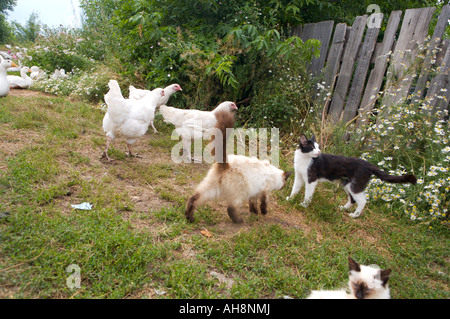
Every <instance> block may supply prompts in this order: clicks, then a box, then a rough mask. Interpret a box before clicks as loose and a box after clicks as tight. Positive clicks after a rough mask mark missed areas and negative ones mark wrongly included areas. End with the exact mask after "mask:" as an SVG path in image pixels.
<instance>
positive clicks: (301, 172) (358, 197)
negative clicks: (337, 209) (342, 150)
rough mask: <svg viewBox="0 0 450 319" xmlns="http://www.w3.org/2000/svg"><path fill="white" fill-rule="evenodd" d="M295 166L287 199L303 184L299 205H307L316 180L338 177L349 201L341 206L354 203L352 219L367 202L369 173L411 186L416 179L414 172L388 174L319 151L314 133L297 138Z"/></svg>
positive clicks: (382, 178) (346, 207)
mask: <svg viewBox="0 0 450 319" xmlns="http://www.w3.org/2000/svg"><path fill="white" fill-rule="evenodd" d="M294 169H295V180H294V186H293V187H292V192H291V195H290V196H289V197H288V198H287V199H288V200H289V199H291V198H292V197H293V196H294V195H295V194H297V193H298V192H299V191H300V189H301V188H302V186H303V185H305V199H304V201H303V203H302V205H303V206H304V207H306V206H308V204H309V203H310V202H311V198H312V196H313V194H314V190H315V188H316V186H317V183H318V182H321V181H331V182H333V181H338V180H341V182H342V185H343V187H344V190H345V192H346V193H347V195H348V202H347V203H346V204H345V205H344V206H341V208H342V209H345V210H348V209H349V208H350V207H351V206H352V205H353V204H354V203H356V205H357V206H356V210H355V212H354V213H352V214H349V215H350V217H353V218H356V217H358V216H359V215H361V212H362V211H363V209H364V206H365V205H366V202H367V201H366V195H365V194H364V190H365V188H366V186H367V184H368V183H369V181H370V178H371V176H372V175H375V176H376V177H378V178H379V179H381V180H382V181H386V182H389V183H411V184H413V185H414V184H416V181H417V179H416V177H415V176H414V175H409V174H408V175H403V176H393V175H389V174H388V173H386V172H384V171H382V170H380V169H379V168H378V167H376V166H375V165H373V164H371V163H369V162H367V161H365V160H363V159H360V158H357V157H344V156H340V155H332V154H324V153H321V152H320V149H319V144H317V142H316V141H315V138H314V135H313V136H312V138H311V139H309V140H308V139H307V138H306V137H305V135H302V136H301V137H300V144H299V147H298V149H297V150H296V151H295V155H294Z"/></svg>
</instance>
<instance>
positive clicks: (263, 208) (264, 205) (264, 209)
mask: <svg viewBox="0 0 450 319" xmlns="http://www.w3.org/2000/svg"><path fill="white" fill-rule="evenodd" d="M260 208H261V214H263V215H265V214H267V194H266V193H262V195H261V206H260Z"/></svg>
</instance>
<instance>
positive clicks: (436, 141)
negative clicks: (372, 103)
mask: <svg viewBox="0 0 450 319" xmlns="http://www.w3.org/2000/svg"><path fill="white" fill-rule="evenodd" d="M429 43H430V42H429V41H427V42H426V43H425V44H424V45H422V46H421V47H420V49H421V51H419V54H418V58H417V59H416V60H415V61H414V63H412V64H411V66H406V65H403V67H404V73H403V75H402V76H401V77H400V78H398V79H397V81H398V82H401V81H404V80H407V78H408V77H411V78H412V79H413V82H412V85H413V86H414V85H415V82H416V81H417V78H418V76H417V71H418V70H420V69H421V66H422V63H423V61H424V60H425V56H426V54H425V52H430V51H432V52H431V54H432V56H431V64H432V68H431V70H430V74H431V75H434V74H436V72H437V68H433V65H434V64H435V62H436V60H435V56H436V53H437V52H438V51H439V49H435V50H429ZM428 86H429V82H428V84H427V88H426V89H428ZM389 91H390V92H389ZM397 91H398V90H396V91H394V90H389V88H388V89H385V91H384V92H381V95H380V96H379V97H378V98H380V97H382V96H383V95H385V94H389V95H390V96H393V95H395V94H396V92H397ZM446 91H447V88H442V89H441V90H440V91H439V92H437V94H435V96H433V97H426V98H423V99H422V98H421V97H420V95H416V94H410V95H409V96H406V97H403V98H401V99H400V100H399V101H398V102H397V103H395V104H389V103H388V105H386V104H384V103H382V102H384V100H381V99H380V100H379V101H378V105H380V106H379V107H378V108H376V109H374V113H375V114H377V117H376V119H372V121H370V119H369V120H368V121H365V120H363V121H362V123H363V124H362V126H360V127H359V128H358V129H356V132H354V133H352V134H353V136H352V140H353V141H354V142H355V143H360V146H361V149H364V148H365V149H366V150H369V151H366V152H364V153H362V154H360V155H361V157H362V158H364V159H366V160H368V161H370V162H372V163H373V164H376V165H378V166H379V167H380V168H381V169H383V170H385V171H387V172H389V173H390V174H394V175H402V174H406V173H411V172H412V173H414V174H415V175H416V176H417V178H418V181H417V185H415V186H412V185H409V184H407V185H406V184H386V183H383V182H382V181H380V180H378V179H373V180H372V181H371V182H370V184H369V186H368V188H367V190H368V191H367V195H366V196H367V197H369V198H370V200H371V201H378V202H383V203H385V204H386V205H387V206H389V207H392V209H395V210H399V211H400V212H403V213H405V214H407V216H409V218H410V219H411V220H421V221H425V222H431V221H435V220H438V221H442V222H444V223H447V220H448V213H449V212H448V207H449V204H450V195H449V191H450V175H449V161H450V142H449V138H450V137H449V123H448V120H445V119H446V118H448V109H444V110H443V111H442V110H438V111H437V112H436V113H433V112H432V109H433V107H432V105H431V103H432V101H433V100H434V99H438V100H445V101H446V99H447V98H446ZM385 92H388V93H385ZM446 103H447V104H448V101H446Z"/></svg>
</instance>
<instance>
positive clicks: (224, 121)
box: [212, 111, 234, 170]
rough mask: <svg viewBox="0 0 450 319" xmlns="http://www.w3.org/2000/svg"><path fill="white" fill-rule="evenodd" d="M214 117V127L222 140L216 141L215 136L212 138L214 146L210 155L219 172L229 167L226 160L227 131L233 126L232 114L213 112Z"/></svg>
mask: <svg viewBox="0 0 450 319" xmlns="http://www.w3.org/2000/svg"><path fill="white" fill-rule="evenodd" d="M214 115H215V117H216V120H217V124H216V126H215V127H216V128H217V129H219V130H220V132H221V133H222V134H221V135H222V138H221V139H220V140H219V139H217V140H216V137H217V136H214V140H215V146H214V149H213V152H212V153H213V154H212V155H213V156H214V157H215V160H216V163H217V165H218V167H219V168H220V169H221V170H225V169H228V168H229V167H230V164H228V160H227V139H228V136H227V129H228V128H233V126H234V114H233V113H231V112H227V111H219V112H215V114H214Z"/></svg>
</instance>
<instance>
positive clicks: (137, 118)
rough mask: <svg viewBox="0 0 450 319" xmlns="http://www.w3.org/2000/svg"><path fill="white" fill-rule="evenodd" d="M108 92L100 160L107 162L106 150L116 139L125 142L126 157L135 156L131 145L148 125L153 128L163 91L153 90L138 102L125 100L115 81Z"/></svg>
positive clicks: (145, 130)
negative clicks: (103, 147) (120, 138)
mask: <svg viewBox="0 0 450 319" xmlns="http://www.w3.org/2000/svg"><path fill="white" fill-rule="evenodd" d="M108 86H109V91H108V93H106V94H105V102H106V104H107V105H108V108H107V111H106V114H105V116H104V118H103V130H104V131H105V133H106V136H107V141H106V149H105V151H104V153H103V155H102V158H106V159H107V160H108V161H111V159H110V158H109V157H108V148H109V146H110V144H111V142H112V141H113V140H114V139H115V138H116V137H124V138H125V140H126V142H127V147H128V152H129V153H128V155H129V156H136V157H140V156H138V155H135V154H133V152H132V150H131V145H132V144H133V143H135V142H136V140H137V139H138V138H139V137H141V136H143V135H144V134H145V133H146V132H147V130H148V127H149V126H150V125H152V126H153V119H154V117H155V109H156V105H157V103H158V101H159V99H160V98H161V97H163V96H164V90H163V89H155V90H154V91H153V92H152V94H147V95H145V96H144V97H143V98H142V99H140V100H130V99H125V98H124V97H123V95H122V92H121V90H120V86H119V83H117V81H116V80H110V81H109V83H108Z"/></svg>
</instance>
